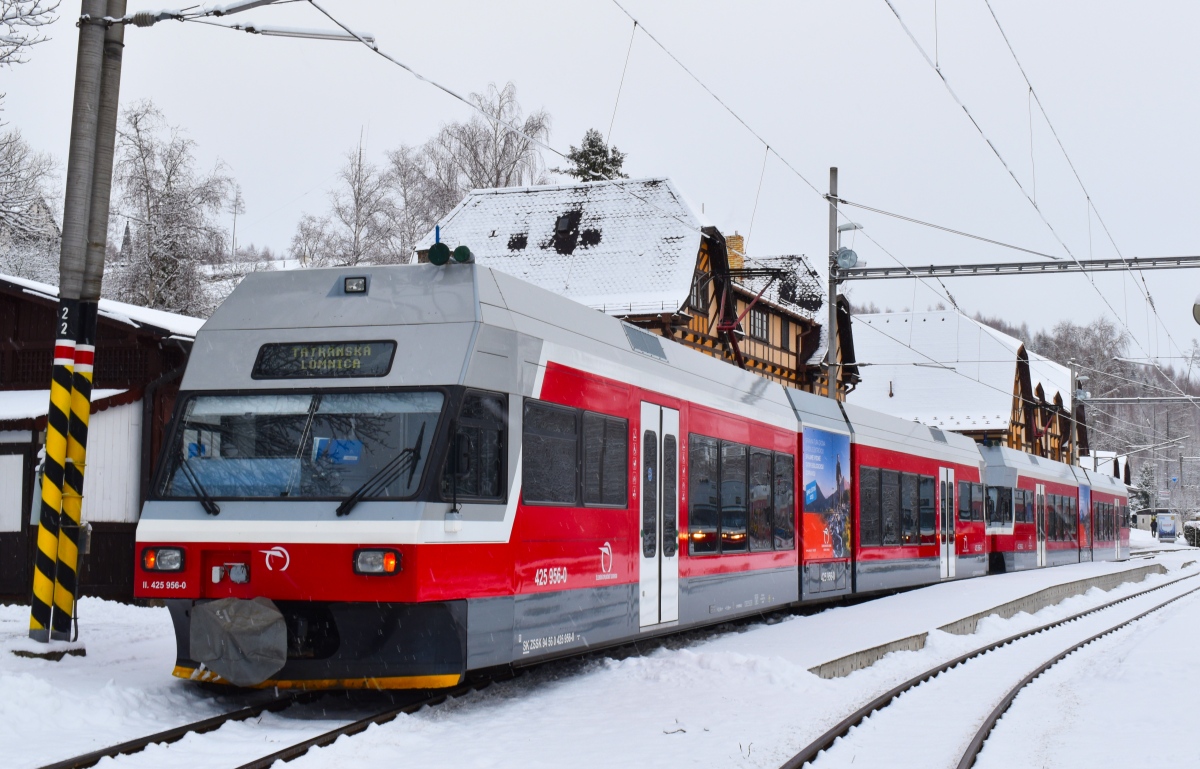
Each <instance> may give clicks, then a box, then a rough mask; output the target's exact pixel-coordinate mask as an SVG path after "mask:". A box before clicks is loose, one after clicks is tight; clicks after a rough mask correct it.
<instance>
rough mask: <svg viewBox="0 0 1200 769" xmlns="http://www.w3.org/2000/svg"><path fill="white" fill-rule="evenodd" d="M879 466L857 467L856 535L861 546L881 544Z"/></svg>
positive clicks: (881, 518)
mask: <svg viewBox="0 0 1200 769" xmlns="http://www.w3.org/2000/svg"><path fill="white" fill-rule="evenodd" d="M879 493H880V489H879V468H877V467H860V468H859V469H858V521H859V523H858V536H859V545H861V546H862V547H876V546H878V545H882V544H883V508H882V507H881V505H880V497H879Z"/></svg>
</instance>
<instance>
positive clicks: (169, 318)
mask: <svg viewBox="0 0 1200 769" xmlns="http://www.w3.org/2000/svg"><path fill="white" fill-rule="evenodd" d="M0 283H9V284H11V285H13V286H16V287H17V288H21V289H24V290H25V291H26V292H28V293H31V294H34V295H38V296H42V297H44V298H46V299H51V300H54V301H58V286H51V285H49V284H47V283H38V282H37V281H35V280H26V279H25V278H17V277H13V276H12V275H0ZM100 315H101V316H102V317H105V318H109V319H110V320H115V321H118V322H120V323H126V324H128V325H130V326H133V327H134V328H141V327H142V326H153V327H154V328H157V329H161V330H163V331H165V332H167V333H168V334H169V335H174V336H180V337H186V338H187V339H194V338H195V337H196V332H197V331H199V330H200V327H201V326H203V325H204V319H203V318H192V317H190V316H187V315H176V314H175V313H173V312H164V311H163V310H151V309H150V308H148V307H139V306H137V305H135V304H125V303H124V302H114V301H113V300H111V299H101V300H100Z"/></svg>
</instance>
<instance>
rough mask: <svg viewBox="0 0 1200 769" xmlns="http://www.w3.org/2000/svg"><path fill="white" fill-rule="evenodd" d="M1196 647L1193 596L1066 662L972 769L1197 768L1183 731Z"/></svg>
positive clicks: (999, 727) (1199, 672)
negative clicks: (1018, 768)
mask: <svg viewBox="0 0 1200 769" xmlns="http://www.w3.org/2000/svg"><path fill="white" fill-rule="evenodd" d="M1197 637H1200V595H1192V596H1189V597H1188V598H1184V599H1182V600H1180V601H1178V602H1177V603H1175V604H1172V605H1171V606H1169V607H1167V608H1166V609H1163V610H1162V611H1160V612H1157V613H1155V614H1152V615H1151V616H1149V617H1147V618H1145V619H1143V620H1141V621H1140V622H1137V623H1135V624H1133V625H1131V626H1129V627H1127V628H1125V629H1123V630H1120V631H1117V632H1116V633H1114V634H1112V635H1111V636H1108V637H1106V638H1104V639H1101V640H1100V641H1098V642H1096V643H1095V644H1092V645H1091V646H1089V647H1087V648H1086V649H1084V650H1081V651H1080V652H1078V653H1076V654H1073V655H1071V656H1070V657H1067V658H1066V659H1064V660H1063V661H1062V662H1060V663H1059V664H1058V665H1056V666H1055V667H1053V668H1051V669H1050V670H1048V671H1046V673H1045V674H1044V675H1043V676H1041V677H1040V678H1039V679H1038V680H1036V681H1034V682H1033V683H1032V684H1030V686H1029V687H1027V688H1026V689H1025V691H1023V692H1022V693H1021V694H1019V695H1018V696H1017V699H1016V700H1015V701H1014V702H1013V705H1012V708H1011V709H1010V710H1009V711H1008V713H1007V714H1006V715H1005V716H1004V718H1002V719H1001V720H1000V722H999V723H997V724H996V728H995V730H994V731H993V732H992V735H991V737H990V738H989V740H988V742H987V743H986V744H985V745H984V749H983V752H982V753H981V754H980V756H979V761H978V762H977V763H976V764H975V766H976V767H978V769H1007V767H1015V766H1030V767H1040V766H1055V767H1057V766H1072V767H1073V766H1079V767H1098V766H1119V767H1128V769H1140V768H1141V767H1147V768H1149V767H1155V768H1157V767H1195V766H1200V742H1198V740H1197V738H1196V735H1195V734H1194V733H1193V732H1192V731H1191V729H1189V728H1187V727H1186V724H1187V723H1188V722H1189V720H1190V718H1189V717H1188V715H1187V714H1189V713H1192V712H1194V711H1195V707H1196V701H1197V692H1200V667H1198V666H1196V665H1195V664H1193V661H1194V655H1193V654H1192V653H1191V650H1192V649H1194V648H1195V644H1196V639H1197Z"/></svg>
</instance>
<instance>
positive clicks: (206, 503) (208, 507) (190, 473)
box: [179, 459, 221, 515]
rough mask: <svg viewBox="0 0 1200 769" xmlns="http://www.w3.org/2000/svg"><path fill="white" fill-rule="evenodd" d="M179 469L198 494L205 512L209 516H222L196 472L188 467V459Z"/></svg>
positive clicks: (180, 464)
mask: <svg viewBox="0 0 1200 769" xmlns="http://www.w3.org/2000/svg"><path fill="white" fill-rule="evenodd" d="M179 469H180V470H182V471H183V477H184V478H187V482H188V483H189V484H191V486H192V490H193V491H195V492H196V496H198V497H200V506H201V507H203V508H204V512H206V513H208V514H209V515H220V514H221V507H220V506H219V505H218V504H217V503H216V501H215V500H213V498H212V497H210V496H209V495H208V492H207V491H205V489H204V485H203V484H201V483H200V479H199V478H197V477H196V471H195V470H193V469H192V468H191V466H190V465H188V463H187V460H186V459H185V460H183V461H181V462H180V463H179Z"/></svg>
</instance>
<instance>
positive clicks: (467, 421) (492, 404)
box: [442, 393, 508, 502]
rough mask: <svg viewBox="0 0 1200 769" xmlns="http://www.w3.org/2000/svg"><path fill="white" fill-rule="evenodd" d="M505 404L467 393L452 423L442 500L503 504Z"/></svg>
mask: <svg viewBox="0 0 1200 769" xmlns="http://www.w3.org/2000/svg"><path fill="white" fill-rule="evenodd" d="M507 424H508V403H507V400H506V399H505V397H504V396H503V395H499V394H496V393H467V396H466V397H465V398H464V399H463V403H462V408H460V409H459V412H458V419H457V420H455V435H454V439H453V440H452V441H451V443H450V448H449V455H448V456H447V458H446V463H445V469H444V471H443V473H442V497H443V498H444V499H447V500H449V499H451V498H452V497H455V496H457V497H458V498H459V499H477V500H483V501H493V502H503V501H504V488H505V483H504V477H503V476H504V433H505V427H506V426H507Z"/></svg>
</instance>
